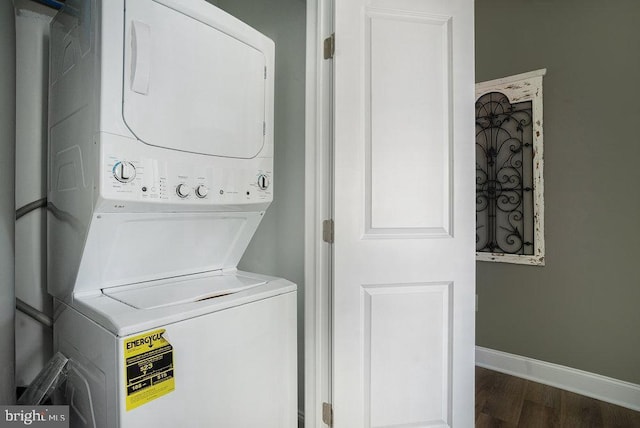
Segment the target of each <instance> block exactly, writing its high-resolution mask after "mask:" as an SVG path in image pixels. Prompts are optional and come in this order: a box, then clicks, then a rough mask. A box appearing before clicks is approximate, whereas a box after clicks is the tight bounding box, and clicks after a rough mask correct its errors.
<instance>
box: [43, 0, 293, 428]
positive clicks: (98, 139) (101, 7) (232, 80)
mask: <svg viewBox="0 0 640 428" xmlns="http://www.w3.org/2000/svg"><path fill="white" fill-rule="evenodd" d="M273 82H274V44H273V42H272V41H271V40H269V39H268V38H267V37H265V36H264V35H262V34H260V33H259V32H257V31H256V30H254V29H252V28H251V27H249V26H247V25H246V24H244V23H242V22H240V21H238V20H237V19H235V18H233V17H232V16H230V15H228V14H226V13H224V12H222V11H221V10H219V9H217V8H216V7H214V6H212V5H211V4H209V3H207V2H205V1H204V0H67V1H66V4H65V6H64V8H63V9H62V10H61V11H60V12H59V13H58V14H57V15H56V17H55V18H54V20H53V21H52V24H51V38H50V84H49V154H48V156H49V171H48V201H49V206H48V269H47V271H48V289H49V292H50V294H52V295H53V296H54V297H55V302H56V309H55V324H54V348H55V350H56V351H60V352H61V353H62V354H64V355H65V356H66V357H68V358H69V364H68V367H67V368H68V373H67V381H66V385H65V386H64V388H63V390H64V391H63V392H64V400H65V401H66V403H68V404H69V406H70V413H71V426H72V427H109V428H115V427H118V428H133V427H135V428H140V427H147V426H148V427H151V426H152V427H154V428H160V427H178V426H188V427H223V428H229V427H242V428H246V427H263V428H264V427H272V428H288V427H289V428H293V427H294V426H296V424H297V423H296V420H297V410H296V408H297V405H296V404H297V403H296V389H297V388H296V385H297V380H296V286H295V284H293V283H291V282H289V281H287V280H284V279H280V278H273V277H268V276H264V275H260V274H255V273H248V272H241V271H238V270H237V264H238V262H239V260H240V258H241V257H242V255H243V253H244V251H245V249H246V247H247V245H248V244H249V241H250V240H251V237H252V236H253V234H254V233H255V231H256V228H257V227H258V225H259V223H260V220H261V219H262V217H263V215H264V212H265V210H266V209H267V207H268V206H269V204H270V203H271V201H272V196H273V193H272V192H273V90H274V83H273ZM264 251H265V252H267V251H273V249H271V248H265V249H264Z"/></svg>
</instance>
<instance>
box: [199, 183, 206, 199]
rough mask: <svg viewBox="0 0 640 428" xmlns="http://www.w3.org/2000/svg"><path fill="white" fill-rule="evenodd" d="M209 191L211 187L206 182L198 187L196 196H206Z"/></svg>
mask: <svg viewBox="0 0 640 428" xmlns="http://www.w3.org/2000/svg"><path fill="white" fill-rule="evenodd" d="M208 193H209V189H208V188H207V186H205V185H204V184H201V185H199V186H198V187H196V196H197V197H199V198H204V197H205V196H207V194H208Z"/></svg>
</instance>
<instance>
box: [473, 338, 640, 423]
mask: <svg viewBox="0 0 640 428" xmlns="http://www.w3.org/2000/svg"><path fill="white" fill-rule="evenodd" d="M476 365H477V366H479V367H484V368H487V369H491V370H495V371H497V372H501V373H506V374H510V375H513V376H517V377H521V378H523V379H528V380H532V381H534V382H538V383H542V384H545V385H550V386H554V387H556V388H560V389H564V390H567V391H571V392H575V393H576V394H580V395H584V396H587V397H591V398H595V399H597V400H602V401H606V402H608V403H612V404H616V405H618V406H623V407H626V408H629V409H632V410H636V411H640V385H636V384H634V383H629V382H624V381H621V380H618V379H613V378H610V377H606V376H601V375H598V374H595V373H589V372H585V371H582V370H578V369H573V368H571V367H565V366H561V365H558V364H552V363H547V362H544V361H540V360H534V359H533V358H527V357H521V356H519V355H513V354H509V353H506V352H501V351H495V350H493V349H488V348H483V347H480V346H476Z"/></svg>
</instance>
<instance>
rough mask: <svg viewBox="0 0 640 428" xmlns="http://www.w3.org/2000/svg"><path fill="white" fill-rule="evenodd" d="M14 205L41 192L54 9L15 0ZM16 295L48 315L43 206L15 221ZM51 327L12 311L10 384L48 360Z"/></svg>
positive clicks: (43, 194) (26, 380)
mask: <svg viewBox="0 0 640 428" xmlns="http://www.w3.org/2000/svg"><path fill="white" fill-rule="evenodd" d="M14 3H15V8H16V70H17V72H16V174H15V177H16V208H20V207H23V206H25V205H27V204H29V203H31V202H34V201H38V200H40V199H42V198H44V197H46V195H47V191H46V182H47V179H46V171H47V155H46V153H47V86H48V69H49V59H48V58H49V57H48V49H49V48H48V37H49V36H48V34H49V22H50V20H51V17H52V16H53V15H54V14H55V10H53V9H50V8H47V7H45V6H41V5H39V4H37V3H35V2H33V1H28V0H16V1H15V2H14ZM15 234H16V238H15V241H16V247H15V248H16V262H15V276H16V297H17V298H18V299H20V300H22V301H24V302H25V303H27V304H28V305H30V306H32V307H34V308H36V309H37V310H39V311H41V312H43V313H44V314H45V315H47V316H49V317H51V316H52V310H51V308H52V299H51V297H50V296H49V295H48V293H47V285H46V211H45V209H43V208H39V209H35V210H34V211H31V212H29V213H27V214H25V215H24V216H23V217H21V218H19V219H18V220H17V221H16V225H15ZM51 352H52V343H51V329H50V328H49V327H46V326H44V325H42V324H40V323H38V322H37V321H35V320H33V319H32V318H30V317H28V316H26V315H25V314H23V313H22V312H20V311H18V312H17V314H16V384H17V386H25V385H28V384H29V383H30V382H31V381H32V380H33V378H34V377H35V376H36V375H37V374H38V372H39V371H40V369H42V367H43V365H44V364H45V363H46V362H47V361H48V360H49V358H50V357H51Z"/></svg>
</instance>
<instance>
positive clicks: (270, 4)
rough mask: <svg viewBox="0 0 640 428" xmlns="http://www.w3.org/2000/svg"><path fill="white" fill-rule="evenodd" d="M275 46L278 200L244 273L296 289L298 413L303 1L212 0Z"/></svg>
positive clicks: (301, 401) (253, 244) (300, 387)
mask: <svg viewBox="0 0 640 428" xmlns="http://www.w3.org/2000/svg"><path fill="white" fill-rule="evenodd" d="M210 2H211V3H213V4H216V5H217V6H218V7H220V8H221V9H223V10H225V11H227V12H228V13H230V14H231V15H233V16H235V17H237V18H238V19H241V20H242V21H244V22H246V23H247V24H249V25H251V26H252V27H254V28H256V29H257V30H259V31H260V32H262V33H263V34H265V35H266V36H268V37H270V38H271V39H272V40H273V41H274V42H275V44H276V76H275V129H274V131H275V135H274V146H275V149H274V151H275V153H274V164H275V165H274V200H273V203H272V204H271V207H270V208H269V209H268V210H267V213H266V214H265V218H264V220H263V221H262V224H261V225H260V227H259V228H258V231H257V233H256V235H255V236H254V238H253V241H252V242H251V244H250V246H249V248H248V250H247V252H246V253H245V256H244V257H243V259H242V260H241V261H240V265H239V267H240V269H244V270H248V271H253V272H260V273H265V274H270V275H275V276H280V277H284V278H286V279H288V280H290V281H293V282H295V283H296V284H298V379H299V382H298V408H299V409H303V408H304V398H303V392H304V382H303V380H304V358H303V356H304V336H303V333H304V327H303V326H304V323H303V321H304V313H303V309H304V144H305V141H304V130H305V129H304V125H305V123H304V120H305V115H304V111H305V50H306V6H305V1H304V0H263V1H255V0H210Z"/></svg>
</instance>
